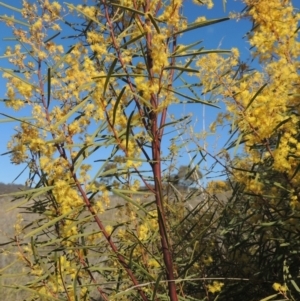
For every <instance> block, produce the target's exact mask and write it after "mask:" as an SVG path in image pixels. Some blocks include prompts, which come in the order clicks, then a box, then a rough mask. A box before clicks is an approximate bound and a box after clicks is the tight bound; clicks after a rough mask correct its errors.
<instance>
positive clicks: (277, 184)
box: [273, 182, 292, 192]
mask: <svg viewBox="0 0 300 301" xmlns="http://www.w3.org/2000/svg"><path fill="white" fill-rule="evenodd" d="M273 184H274V186H276V187H279V188H281V189H283V190H285V191H288V192H292V191H291V190H289V189H286V188H285V187H283V186H282V185H281V184H280V183H278V182H273Z"/></svg>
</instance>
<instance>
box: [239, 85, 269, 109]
mask: <svg viewBox="0 0 300 301" xmlns="http://www.w3.org/2000/svg"><path fill="white" fill-rule="evenodd" d="M267 85H268V83H265V84H264V85H263V86H261V87H260V88H259V89H258V91H257V92H256V93H255V95H254V96H253V97H252V98H251V100H250V101H249V103H248V105H247V107H246V108H245V112H246V111H247V109H248V108H249V107H250V106H251V104H252V102H253V101H254V100H255V98H256V97H257V96H258V95H259V94H260V92H261V91H262V90H263V89H264V88H265V87H266V86H267Z"/></svg>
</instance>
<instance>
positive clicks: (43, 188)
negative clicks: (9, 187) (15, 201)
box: [0, 186, 54, 197]
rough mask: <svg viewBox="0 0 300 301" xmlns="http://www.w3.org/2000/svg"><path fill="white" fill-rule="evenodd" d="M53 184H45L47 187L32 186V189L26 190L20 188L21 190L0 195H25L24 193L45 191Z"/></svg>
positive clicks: (30, 193)
mask: <svg viewBox="0 0 300 301" xmlns="http://www.w3.org/2000/svg"><path fill="white" fill-rule="evenodd" d="M53 187H54V186H47V187H40V188H33V189H28V190H22V191H15V192H10V193H4V194H0V197H4V196H25V195H32V194H34V193H35V192H41V191H42V192H46V191H48V190H51V189H52V188H53Z"/></svg>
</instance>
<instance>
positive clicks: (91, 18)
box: [64, 2, 106, 29]
mask: <svg viewBox="0 0 300 301" xmlns="http://www.w3.org/2000/svg"><path fill="white" fill-rule="evenodd" d="M64 3H65V4H66V5H67V6H68V8H69V9H72V10H76V11H77V12H78V13H79V14H82V15H84V16H85V17H86V18H87V19H88V20H92V21H94V22H95V23H96V24H98V25H99V26H100V27H101V28H102V29H105V28H106V26H105V25H103V23H101V22H99V20H98V19H96V18H93V17H91V16H90V15H88V14H86V13H85V12H84V11H83V10H81V9H78V8H77V7H76V6H75V5H73V4H71V3H66V2H64Z"/></svg>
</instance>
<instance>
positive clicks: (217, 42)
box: [0, 0, 251, 183]
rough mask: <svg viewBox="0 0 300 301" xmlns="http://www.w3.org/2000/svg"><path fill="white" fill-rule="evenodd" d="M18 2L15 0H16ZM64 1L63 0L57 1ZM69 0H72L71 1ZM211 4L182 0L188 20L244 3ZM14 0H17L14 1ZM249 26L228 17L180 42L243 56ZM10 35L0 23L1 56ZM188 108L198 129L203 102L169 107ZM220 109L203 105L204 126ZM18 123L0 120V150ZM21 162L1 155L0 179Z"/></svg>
mask: <svg viewBox="0 0 300 301" xmlns="http://www.w3.org/2000/svg"><path fill="white" fill-rule="evenodd" d="M3 2H4V3H7V4H11V1H7V0H4V1H3ZM17 2H18V3H17ZM59 2H63V1H59ZM70 2H71V1H70ZM76 2H77V3H80V1H76ZM214 2H215V5H214V8H213V9H211V10H207V9H206V8H204V7H202V6H195V5H193V4H192V0H185V4H184V8H183V9H184V14H185V15H186V16H187V17H188V21H189V22H192V21H194V20H195V19H196V18H198V17H199V16H206V18H207V19H210V18H213V19H214V18H222V17H225V16H227V15H228V13H229V11H235V12H240V11H241V10H242V8H243V7H244V5H243V4H241V2H240V1H233V0H227V5H226V11H225V12H224V10H223V1H222V0H215V1H214ZM15 3H16V4H15ZM15 3H14V5H20V4H19V3H21V1H16V2H15ZM72 3H75V1H72ZM0 14H1V15H2V14H7V15H12V14H16V17H17V13H14V12H13V11H11V10H7V9H5V8H2V7H0ZM250 27H251V24H250V23H249V22H247V21H239V22H237V21H235V20H230V21H226V22H222V23H220V24H215V25H213V26H209V27H205V28H202V29H199V30H198V31H194V32H192V33H189V34H187V35H186V36H185V38H184V40H182V41H181V42H180V43H185V42H186V43H192V42H193V41H197V40H203V44H202V46H204V47H205V48H206V49H216V48H222V49H231V48H232V47H237V48H238V49H239V50H240V53H241V56H242V59H243V60H246V59H247V57H248V56H249V45H248V44H247V42H246V41H245V40H244V39H243V35H244V34H245V33H246V32H247V30H249V29H250ZM8 37H12V35H11V33H10V31H9V29H8V28H7V27H6V26H5V24H3V23H0V41H1V43H0V56H1V55H2V53H3V52H4V50H5V48H6V46H7V45H8V44H9V42H6V41H4V42H2V39H4V38H8ZM0 66H1V67H6V66H7V65H6V64H5V61H4V60H3V59H0ZM4 97H5V82H4V80H3V79H2V77H1V78H0V98H4ZM189 111H192V112H193V113H194V115H195V116H198V119H199V122H198V123H197V125H196V128H197V130H198V131H199V130H201V129H202V127H203V121H202V119H201V118H202V114H203V111H202V106H199V105H186V106H185V107H184V108H182V107H180V108H179V107H178V106H177V107H176V106H174V107H172V108H171V110H170V113H175V114H177V115H178V114H182V113H188V112H189ZM218 112H219V110H218V109H214V108H211V107H206V108H205V128H206V129H207V128H208V126H209V124H210V123H211V122H212V121H213V120H214V119H215V117H216V115H217V114H218ZM0 113H4V114H8V115H12V116H20V117H23V116H29V113H30V112H29V111H28V110H26V109H25V110H21V111H19V112H15V111H13V110H11V109H8V108H6V107H5V104H4V103H3V102H0ZM2 118H5V117H3V116H0V119H2ZM17 125H18V123H17V122H16V123H15V122H10V123H0V141H1V142H0V154H2V153H5V152H6V151H7V149H6V145H7V142H8V141H9V139H10V137H11V135H13V134H14V130H13V128H14V127H15V126H17ZM219 135H220V139H219V142H218V145H221V144H222V143H224V141H225V140H226V139H227V136H228V131H227V130H224V131H223V132H222V131H221V132H220V133H219ZM207 142H208V144H209V145H215V144H216V139H215V138H212V139H210V138H208V139H207ZM181 160H182V161H181V162H182V164H187V163H188V161H189V158H188V156H187V155H186V156H185V155H184V156H183V157H182V158H181ZM23 168H24V166H15V165H12V164H11V163H10V160H9V157H8V156H0V182H5V183H11V182H12V181H13V180H14V179H15V177H16V176H17V175H18V174H19V173H20V172H21V171H22V170H23ZM26 178H27V172H25V173H24V174H23V175H22V176H21V177H20V178H19V179H17V180H16V183H24V181H25V180H26Z"/></svg>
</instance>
